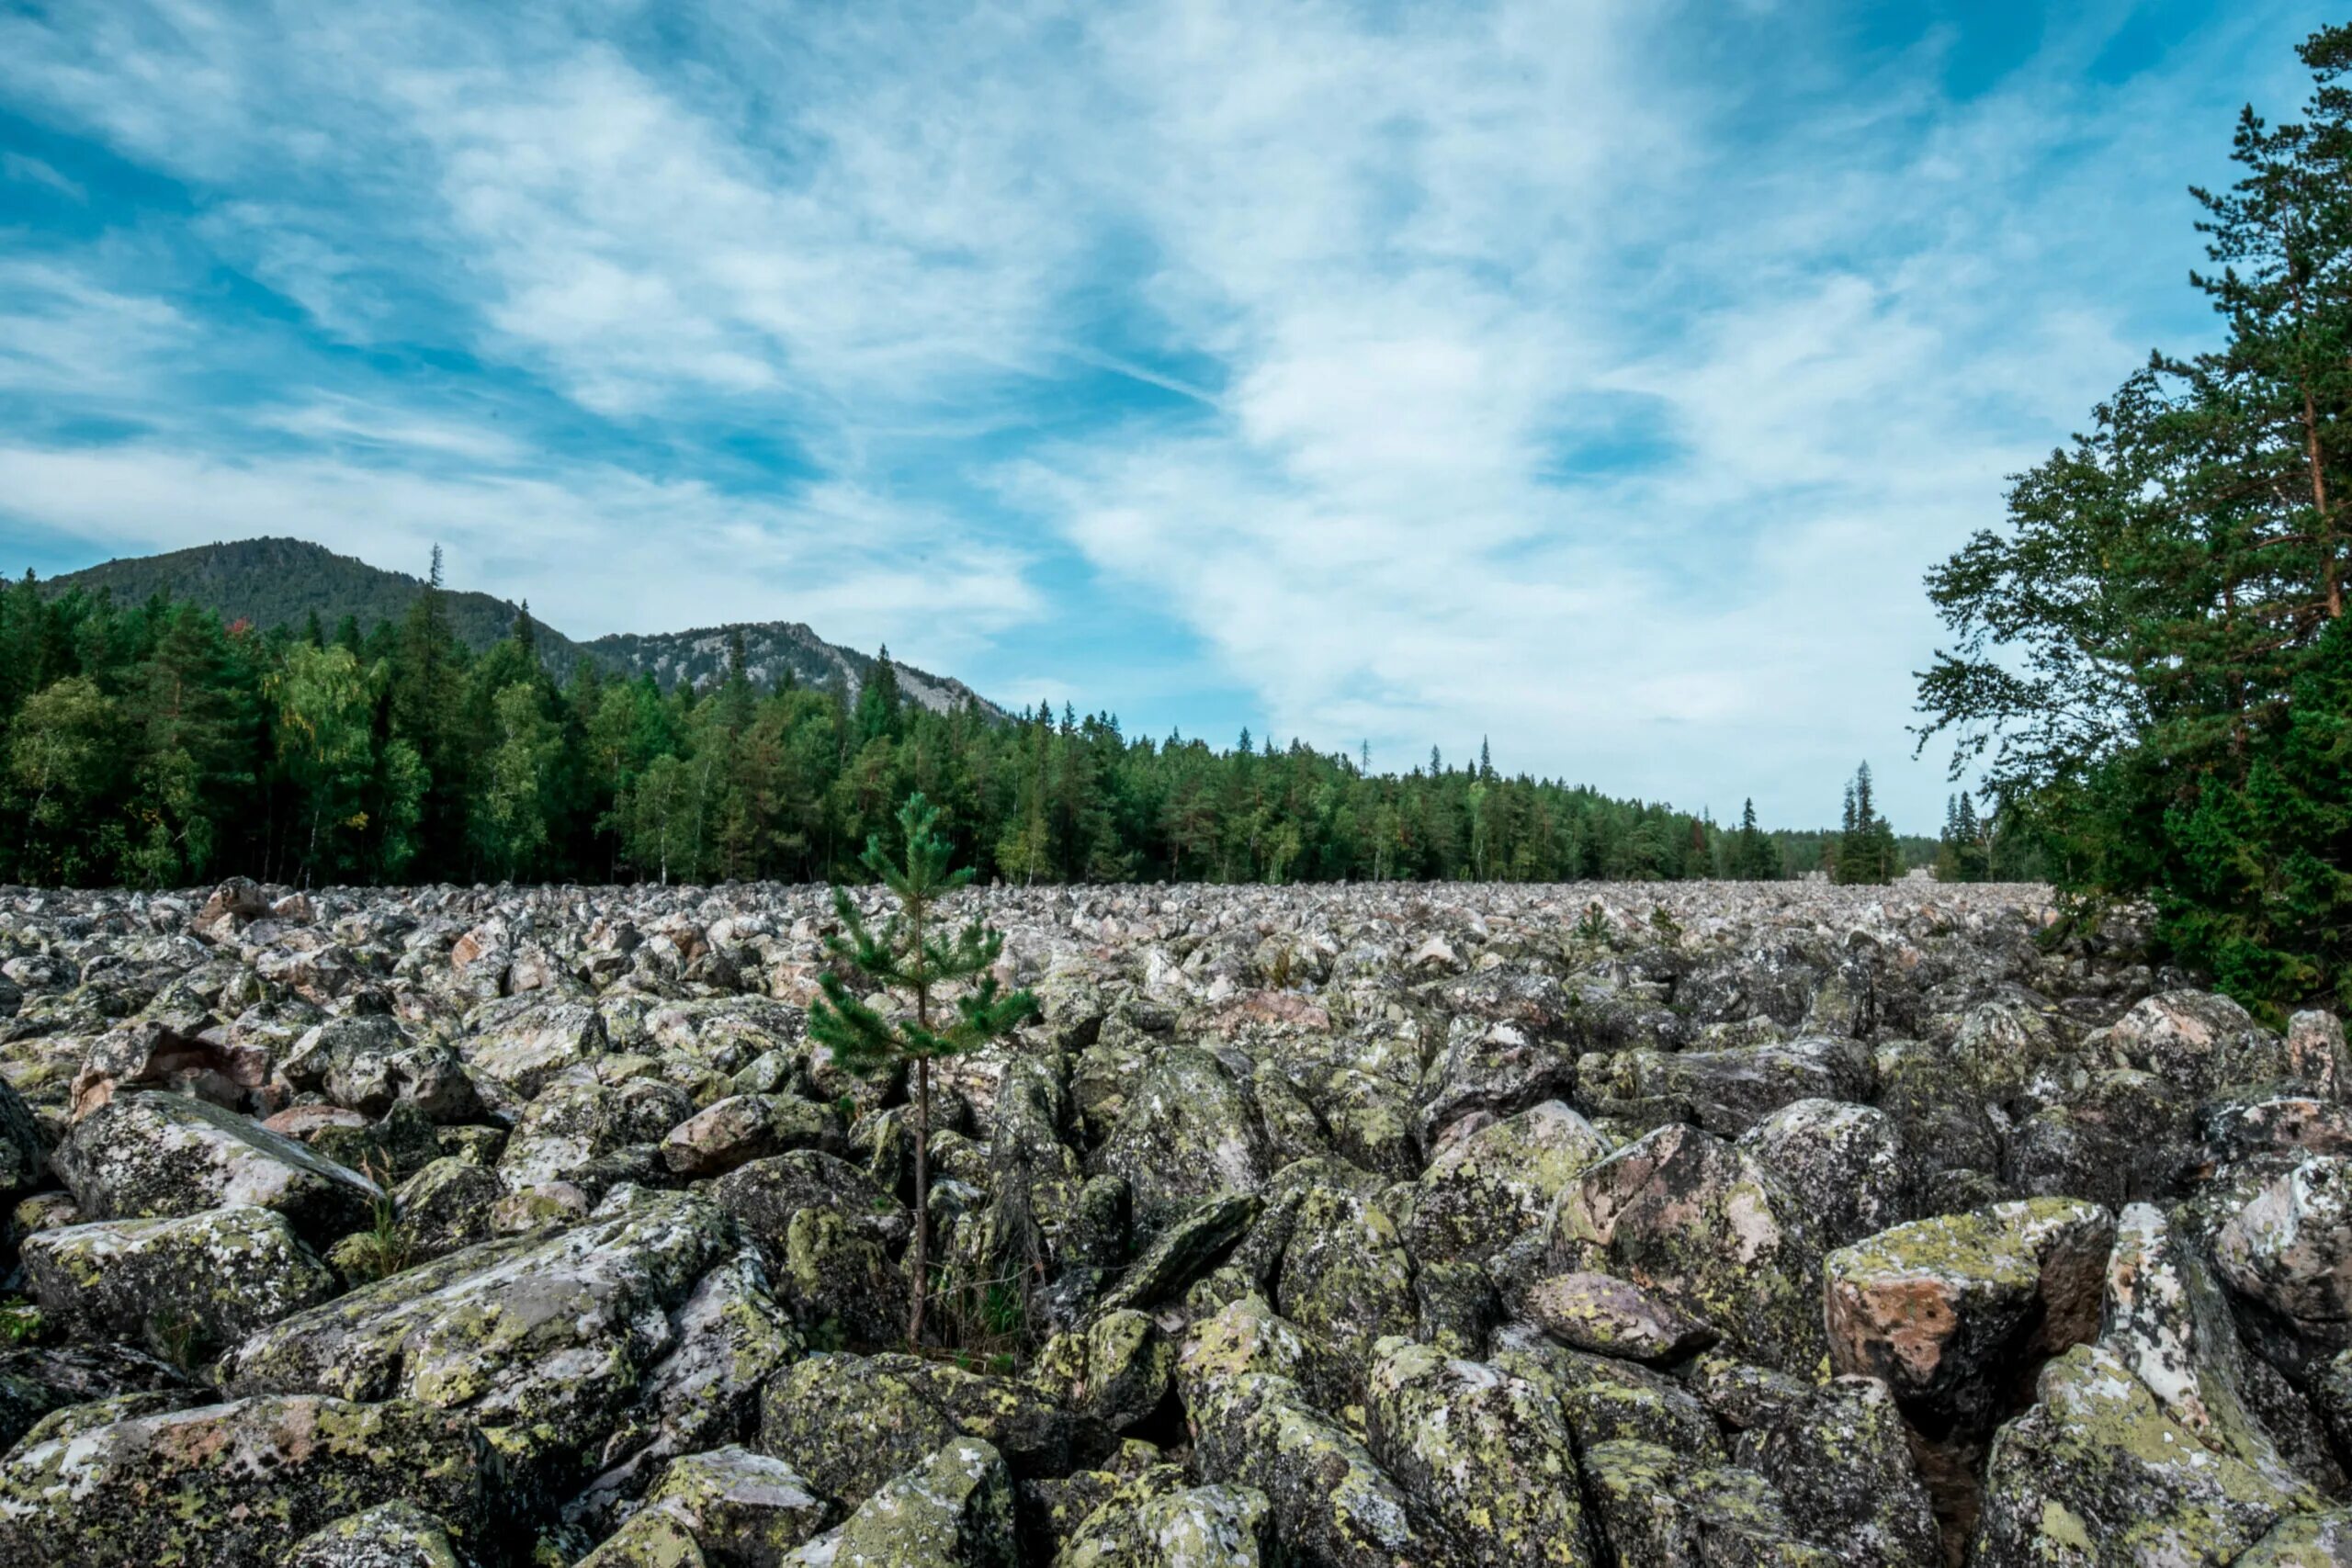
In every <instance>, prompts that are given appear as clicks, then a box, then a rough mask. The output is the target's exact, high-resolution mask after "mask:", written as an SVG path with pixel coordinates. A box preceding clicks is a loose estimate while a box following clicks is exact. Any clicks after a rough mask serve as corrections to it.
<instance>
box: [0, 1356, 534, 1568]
mask: <svg viewBox="0 0 2352 1568" xmlns="http://www.w3.org/2000/svg"><path fill="white" fill-rule="evenodd" d="M501 1484H502V1483H501V1478H500V1473H499V1470H498V1466H497V1464H496V1462H495V1461H493V1459H492V1455H491V1453H490V1451H489V1450H488V1449H487V1448H486V1447H485V1445H484V1444H483V1442H482V1439H481V1436H480V1435H479V1434H478V1433H477V1432H476V1431H475V1430H474V1427H473V1425H472V1423H470V1422H469V1421H467V1420H466V1419H464V1418H463V1417H462V1416H455V1415H451V1414H448V1413H446V1412H443V1411H439V1410H435V1409H433V1408H432V1407H430V1406H428V1405H424V1404H417V1403H414V1402H413V1401H407V1400H396V1401H392V1402H390V1403H388V1404H347V1403H345V1402H344V1401H342V1400H339V1399H320V1398H311V1397H307V1396H300V1395H297V1396H291V1397H279V1398H269V1397H265V1398H255V1399H239V1400H234V1401H232V1402H231V1403H229V1404H211V1405H205V1406H202V1407H199V1408H198V1409H194V1410H181V1411H175V1412H172V1413H169V1414H166V1415H160V1416H141V1417H139V1418H136V1419H132V1420H126V1421H118V1422H115V1423H113V1424H111V1425H108V1426H102V1427H96V1428H93V1429H89V1430H85V1431H80V1432H77V1433H74V1435H72V1436H71V1437H62V1438H51V1439H50V1440H47V1441H42V1442H35V1443H27V1444H24V1445H21V1446H19V1447H18V1448H17V1450H14V1451H13V1452H11V1453H10V1454H9V1455H8V1456H7V1458H6V1461H5V1462H0V1565H5V1568H51V1564H56V1563H68V1562H70V1563H74V1564H76V1565H77V1568H155V1565H156V1564H158V1563H168V1562H187V1563H198V1562H205V1563H214V1562H218V1563H232V1562H278V1561H282V1560H283V1559H284V1558H285V1557H286V1556H287V1555H288V1552H289V1551H290V1550H291V1549H292V1548H293V1547H294V1546H295V1545H296V1544H297V1543H298V1542H300V1541H301V1540H303V1539H304V1538H305V1537H308V1536H310V1535H311V1534H312V1533H313V1532H314V1531H316V1530H318V1529H321V1528H322V1527H324V1526H326V1525H328V1524H330V1523H332V1522H333V1521H334V1520H336V1519H340V1518H343V1517H346V1516H348V1515H350V1514H353V1513H356V1512H358V1511H361V1510H364V1509H367V1508H371V1507H374V1506H378V1505H379V1504H384V1503H390V1502H396V1501H406V1502H410V1503H413V1504H415V1505H417V1506H420V1507H422V1508H424V1509H425V1510H426V1511H427V1512H429V1513H431V1514H432V1515H433V1516H434V1517H436V1518H438V1519H439V1520H440V1521H441V1522H442V1524H443V1525H444V1527H445V1528H446V1529H447V1531H448V1532H449V1534H450V1535H451V1536H452V1537H453V1538H455V1539H457V1540H459V1541H461V1542H462V1541H470V1540H481V1539H483V1538H485V1537H486V1536H487V1534H488V1533H489V1531H490V1529H492V1525H493V1524H494V1522H495V1520H496V1519H497V1517H498V1514H499V1510H500V1507H501V1497H500V1490H501Z"/></svg>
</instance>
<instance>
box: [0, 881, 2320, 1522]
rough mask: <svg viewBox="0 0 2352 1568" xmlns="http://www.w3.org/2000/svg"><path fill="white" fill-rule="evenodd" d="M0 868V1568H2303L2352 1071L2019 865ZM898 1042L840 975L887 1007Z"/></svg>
mask: <svg viewBox="0 0 2352 1568" xmlns="http://www.w3.org/2000/svg"><path fill="white" fill-rule="evenodd" d="M958 906H959V907H958V908H956V910H955V911H954V913H956V915H957V916H959V917H960V916H962V915H965V914H979V915H984V916H985V917H986V918H987V919H989V920H991V921H992V922H994V923H995V924H996V925H997V926H999V927H1000V928H1001V930H1002V931H1004V932H1005V934H1006V942H1005V946H1004V952H1003V957H1002V960H1001V964H1000V969H1001V979H1002V980H1003V981H1004V982H1005V983H1007V984H1010V985H1018V986H1023V987H1029V988H1030V989H1032V990H1033V991H1034V992H1035V995H1036V998H1037V999H1038V1003H1039V1011H1038V1016H1037V1018H1036V1019H1035V1021H1034V1022H1032V1023H1031V1024H1029V1025H1027V1026H1025V1027H1024V1028H1023V1030H1022V1031H1021V1032H1020V1033H1019V1035H1018V1036H1017V1038H1015V1039H1013V1040H1012V1041H1011V1042H1009V1043H1004V1044H1002V1045H1001V1046H999V1047H995V1048H991V1049H990V1050H989V1051H987V1052H984V1053H981V1054H978V1055H970V1056H966V1057H962V1058H957V1059H955V1060H951V1061H945V1062H942V1063H940V1064H937V1065H936V1067H935V1070H934V1075H933V1082H934V1095H935V1099H934V1110H933V1125H932V1129H931V1134H930V1138H929V1149H928V1153H929V1162H928V1163H929V1168H930V1170H931V1172H932V1175H933V1182H932V1187H931V1191H930V1198H929V1220H930V1224H931V1228H932V1232H933V1245H932V1247H931V1256H932V1258H933V1259H934V1260H935V1272H934V1275H933V1279H932V1280H930V1281H929V1288H930V1290H931V1292H932V1298H931V1300H932V1309H931V1313H930V1322H931V1324H932V1331H931V1338H930V1342H928V1343H925V1344H922V1345H910V1344H908V1343H907V1342H906V1341H905V1338H904V1325H905V1322H906V1318H907V1308H908V1304H909V1302H910V1299H911V1293H912V1292H913V1291H914V1289H915V1286H916V1283H917V1282H916V1281H914V1280H910V1278H909V1277H908V1272H907V1270H908V1261H907V1260H908V1258H909V1257H910V1240H911V1237H912V1235H913V1232H914V1222H915V1214H914V1211H913V1209H912V1204H913V1203H914V1202H915V1201H916V1193H915V1190H914V1177H913V1173H914V1166H915V1161H914V1154H915V1143H914V1141H915V1128H914V1120H913V1116H912V1113H911V1111H910V1107H909V1105H908V1103H907V1095H906V1087H905V1085H903V1084H902V1083H899V1082H897V1081H892V1080H888V1079H883V1080H875V1079H869V1078H862V1077H854V1076H851V1075H849V1074H847V1073H845V1072H843V1071H842V1069H841V1068H840V1066H837V1065H836V1064H835V1063H834V1062H833V1061H832V1060H831V1057H830V1055H828V1053H827V1052H826V1051H825V1050H824V1049H823V1048H822V1047H820V1046H819V1045H817V1044H815V1043H813V1042H812V1041H811V1040H810V1039H809V1035H808V1030H807V1021H808V1011H807V1010H808V1007H809V1003H810V1001H811V1000H812V999H813V998H816V997H817V995H818V994H819V991H818V978H819V976H820V975H821V974H823V973H824V972H825V970H826V967H827V965H828V963H829V960H828V957H827V953H826V949H825V945H824V939H825V937H826V935H827V934H828V932H829V931H831V926H832V915H831V906H830V902H829V899H828V897H827V895H826V894H825V892H824V890H823V889H820V888H810V887H796V886H726V887H719V888H662V887H626V888H582V887H489V888H485V887H475V888H457V887H426V888H414V889H345V888H331V889H323V890H312V891H307V892H296V891H292V890H288V889H285V888H265V887H261V886H255V885H254V884H252V883H249V882H243V881H235V882H231V883H228V884H224V885H223V886H220V887H219V888H217V889H209V890H197V891H194V892H190V893H178V894H133V893H120V892H116V893H60V892H47V891H38V890H27V889H0V1213H5V1214H6V1217H7V1221H8V1223H7V1228H6V1237H5V1243H0V1248H4V1250H0V1265H4V1266H5V1269H6V1280H5V1281H0V1292H5V1294H6V1297H7V1301H6V1304H0V1568H46V1565H48V1564H53V1563H72V1564H75V1565H76V1568H133V1565H135V1568H163V1565H183V1564H185V1565H197V1564H216V1563H217V1564H242V1563H254V1564H266V1565H275V1564H285V1565H300V1568H555V1565H562V1568H656V1565H659V1568H695V1565H697V1564H699V1565H705V1568H819V1565H832V1568H853V1565H882V1564H891V1565H896V1568H1018V1565H1024V1564H1025V1565H1029V1568H1047V1565H1055V1568H1112V1565H1131V1568H1250V1565H1255V1568H1277V1565H1279V1568H1473V1565H1485V1564H1506V1565H1521V1564H1524V1565H1529V1568H1534V1565H1539V1564H1541V1565H1558V1568H1588V1565H1589V1568H1611V1565H1619V1568H1669V1565H1679V1564H1706V1565H1721V1568H1732V1565H1740V1568H1748V1565H1763V1564H1778V1565H1790V1568H1793V1565H1799V1564H1821V1565H1825V1568H1826V1565H1831V1564H1835V1565H1838V1568H1898V1565H1905V1564H1918V1565H1922V1568H1933V1565H1938V1564H1953V1565H1959V1564H1963V1563H1965V1564H1973V1565H1975V1568H2026V1565H2029V1564H2030V1565H2062V1564H2119V1565H2120V1564H2154V1565H2175V1564H2177V1565H2188V1564H2230V1563H2235V1564H2244V1565H2246V1568H2257V1565H2288V1564H2293V1565H2306V1564H2323V1563H2336V1564H2352V1484H2347V1479H2346V1467H2347V1463H2352V1105H2347V1103H2346V1099H2347V1095H2352V1060H2347V1057H2346V1046H2345V1040H2344V1032H2343V1030H2342V1028H2341V1027H2340V1025H2339V1024H2338V1022H2337V1021H2336V1020H2335V1019H2334V1018H2332V1017H2330V1016H2327V1015H2325V1014H2323V1013H2318V1012H2307V1013H2301V1014H2298V1015H2296V1016H2294V1017H2293V1018H2292V1019H2291V1020H2289V1021H2285V1025H2284V1027H2283V1028H2278V1029H2272V1028H2267V1027H2265V1026H2264V1025H2263V1024H2261V1023H2259V1022H2257V1021H2256V1020H2255V1019H2254V1018H2253V1017H2251V1016H2249V1015H2248V1014H2247V1013H2246V1012H2245V1010H2243V1009H2242V1008H2240V1007H2239V1006H2237V1005H2236V1004H2235V1003H2234V1002H2232V1001H2230V1000H2228V999H2226V998H2222V997H2221V996H2218V995H2216V994H2214V993H2212V992H2211V991H2209V990H2206V989H2202V988H2199V987H2198V985H2197V984H2196V982H2195V981H2194V979H2193V978H2192V977H2191V976H2185V975H2182V974H2179V973H2177V972H2173V971H2170V970H2166V969H2164V968H2161V967H2155V966H2152V964H2151V963H2150V962H2149V959H2148V957H2147V954H2146V953H2145V951H2144V948H2143V942H2142V940H2141V937H2140V933H2139V931H2138V928H2137V926H2136V924H2135V921H2134V919H2133V918H2132V916H2131V914H2130V912H2129V911H2126V912H2123V913H2120V914H2114V915H2110V916H2109V918H2108V919H2106V920H2105V921H2104V922H2103V923H2102V924H2101V925H2100V926H2098V928H2096V929H2091V930H2086V929H2083V928H2080V927H2078V926H2077V925H2076V924H2075V922H2074V921H2072V920H2070V919H2067V918H2064V915H2063V914H2062V911H2061V910H2060V909H2059V908H2057V907H2056V906H2055V905H2054V904H2053V902H2052V898H2051V897H2050V895H2049V893H2048V890H2046V889H2043V888H2040V887H2032V886H1977V887H1964V886H1952V887H1947V886H1939V885H1937V884H1934V883H1931V882H1926V881H1920V880H1916V879H1915V880H1911V881H1905V882H1903V883H1899V884H1897V885H1895V886H1892V887H1885V888H1836V887H1829V886H1822V885H1819V884H1770V885H1765V884H1685V885H1674V886H1629V885H1605V886H1470V885H1449V886H1418V885H1385V886H1355V887H1313V888H1240V887H1201V886H1180V887H1075V888H1018V889H1016V888H1001V887H999V888H990V889H985V890H974V891H971V892H968V893H967V894H964V895H961V896H959V898H958ZM876 1000H877V1004H878V1005H881V1006H884V1007H886V1008H887V1007H889V1006H891V1005H893V1004H892V1002H891V1000H890V998H876Z"/></svg>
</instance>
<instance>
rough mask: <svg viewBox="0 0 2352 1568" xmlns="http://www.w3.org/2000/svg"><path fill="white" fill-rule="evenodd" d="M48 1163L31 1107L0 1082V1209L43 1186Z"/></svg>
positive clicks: (13, 1090) (1, 1080)
mask: <svg viewBox="0 0 2352 1568" xmlns="http://www.w3.org/2000/svg"><path fill="white" fill-rule="evenodd" d="M48 1164H49V1159H48V1155H47V1152H46V1150H44V1148H43V1147H42V1145H41V1138H40V1127H39V1126H38V1125H37V1124H36V1123H35V1122H34V1121H33V1113H32V1109H31V1107H29V1106H28V1105H27V1104H26V1103H25V1100H24V1097H23V1096H22V1095H20V1094H18V1093H17V1091H16V1089H15V1088H14V1087H13V1086H12V1085H10V1084H9V1083H7V1082H6V1080H4V1079H0V1207H6V1206H7V1205H9V1204H13V1203H15V1202H16V1201H17V1199H19V1198H21V1197H23V1196H24V1195H25V1194H26V1193H28V1192H29V1191H31V1190H33V1189H34V1188H36V1187H38V1186H40V1183H41V1177H42V1174H43V1172H44V1170H45V1168H46V1167H47V1166H48Z"/></svg>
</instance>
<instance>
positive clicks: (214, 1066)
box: [71, 1021, 271, 1122]
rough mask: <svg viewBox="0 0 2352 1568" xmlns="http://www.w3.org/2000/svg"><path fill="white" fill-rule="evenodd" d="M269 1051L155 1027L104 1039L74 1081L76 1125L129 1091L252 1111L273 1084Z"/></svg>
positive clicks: (135, 1027)
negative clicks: (165, 1092)
mask: <svg viewBox="0 0 2352 1568" xmlns="http://www.w3.org/2000/svg"><path fill="white" fill-rule="evenodd" d="M270 1063H271V1055H270V1052H269V1050H268V1048H267V1047H266V1046H263V1045H259V1044H254V1043H242V1044H232V1043H230V1042H229V1041H227V1040H226V1039H224V1038H221V1037H220V1035H219V1034H218V1033H216V1032H212V1031H207V1032H205V1033H203V1034H195V1035H190V1034H181V1033H179V1032H176V1031H175V1030H174V1029H172V1028H171V1027H170V1026H168V1025H166V1024H162V1023H155V1022H153V1021H150V1022H143V1023H133V1024H130V1025H127V1026H125V1027H123V1028H121V1029H118V1030H115V1031H113V1032H109V1033H107V1034H106V1035H104V1036H102V1037H101V1038H100V1039H99V1040H98V1043H96V1044H95V1045H93V1046H92V1047H91V1048H90V1054H89V1056H88V1057H87V1058H86V1059H85V1061H84V1062H83V1064H82V1070H81V1071H80V1072H78V1073H76V1074H75V1075H74V1084H73V1089H72V1091H71V1093H72V1106H73V1119H74V1121H76V1122H79V1121H80V1120H82V1118H84V1117H85V1116H87V1115H88V1114H90V1112H91V1111H96V1109H97V1108H98V1107H99V1106H101V1105H104V1104H105V1103H106V1102H107V1101H108V1100H112V1099H113V1098H114V1097H115V1094H116V1092H117V1091H118V1090H120V1089H174V1090H176V1091H177V1092H179V1093H181V1094H187V1095H193V1096H195V1097H196V1098H197V1099H198V1100H209V1101H211V1102H212V1103H213V1104H215V1105H218V1106H222V1107H224V1108H226V1109H228V1110H231V1111H243V1110H245V1109H247V1108H248V1107H250V1105H251V1104H252V1102H253V1100H254V1095H255V1093H256V1092H257V1091H258V1090H259V1089H261V1088H262V1087H263V1086H264V1085H265V1084H266V1083H267V1082H268V1081H269V1070H270Z"/></svg>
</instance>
